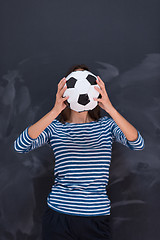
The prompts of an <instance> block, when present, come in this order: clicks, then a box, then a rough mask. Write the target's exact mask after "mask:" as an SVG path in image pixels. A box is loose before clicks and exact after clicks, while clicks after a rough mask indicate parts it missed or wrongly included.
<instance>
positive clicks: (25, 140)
mask: <svg viewBox="0 0 160 240" xmlns="http://www.w3.org/2000/svg"><path fill="white" fill-rule="evenodd" d="M30 126H31V125H29V126H28V127H27V128H25V129H24V131H23V132H22V133H21V134H20V135H19V136H18V138H17V139H16V140H15V141H14V149H15V151H17V152H18V153H27V152H30V151H31V150H33V149H35V148H38V147H41V146H42V145H44V144H49V143H50V138H51V136H52V134H54V129H55V124H54V120H53V121H52V122H51V123H50V125H48V126H47V127H46V128H45V129H44V131H43V132H41V134H40V135H39V136H38V137H37V138H36V139H33V138H31V137H30V136H29V133H28V128H29V127H30Z"/></svg>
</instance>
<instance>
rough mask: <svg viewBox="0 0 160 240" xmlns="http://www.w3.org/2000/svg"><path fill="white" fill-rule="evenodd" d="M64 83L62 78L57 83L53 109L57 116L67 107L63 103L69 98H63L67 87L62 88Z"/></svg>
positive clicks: (64, 80)
mask: <svg viewBox="0 0 160 240" xmlns="http://www.w3.org/2000/svg"><path fill="white" fill-rule="evenodd" d="M65 83H66V78H65V77H64V78H62V79H61V80H60V82H59V83H58V90H57V93H56V101H55V104H54V109H55V110H56V111H57V113H58V114H60V113H61V111H63V110H64V109H65V108H66V107H67V105H66V103H65V101H66V100H67V99H68V98H69V96H66V97H63V94H64V92H65V90H66V89H67V86H65V87H64V85H65Z"/></svg>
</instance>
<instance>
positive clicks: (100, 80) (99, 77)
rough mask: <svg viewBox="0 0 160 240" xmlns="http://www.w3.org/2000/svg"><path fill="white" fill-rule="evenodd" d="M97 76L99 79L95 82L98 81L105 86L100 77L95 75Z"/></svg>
mask: <svg viewBox="0 0 160 240" xmlns="http://www.w3.org/2000/svg"><path fill="white" fill-rule="evenodd" d="M97 78H98V80H99V81H97V82H99V83H100V84H101V85H103V86H105V83H104V82H103V81H102V79H101V78H100V77H99V76H97Z"/></svg>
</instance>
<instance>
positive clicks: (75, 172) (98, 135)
mask: <svg viewBox="0 0 160 240" xmlns="http://www.w3.org/2000/svg"><path fill="white" fill-rule="evenodd" d="M77 70H81V71H83V70H88V71H90V70H89V68H88V67H87V66H86V65H84V64H81V65H76V66H73V67H72V68H71V69H70V70H69V72H68V73H67V75H68V74H69V73H71V72H72V71H77ZM67 75H66V76H67ZM65 82H66V79H65V78H63V79H61V80H60V82H59V83H58V91H57V94H56V101H55V105H54V107H53V108H52V109H51V111H50V112H49V113H47V114H46V115H45V116H44V117H42V118H41V119H40V120H39V121H37V122H36V123H35V124H33V125H31V126H28V127H27V128H26V129H25V130H24V131H23V132H22V133H21V134H20V136H19V137H18V138H17V139H16V140H15V142H14V148H15V150H16V151H17V152H19V153H26V152H29V151H31V150H33V149H35V148H37V147H40V146H42V145H43V144H45V143H47V144H49V146H50V147H51V148H52V149H53V151H54V155H55V169H54V177H55V182H54V185H53V186H52V190H51V192H50V194H49V196H48V198H47V208H46V210H45V213H44V215H43V222H42V223H43V224H42V234H43V240H51V239H52V240H53V239H54V240H62V239H65V240H71V239H72V240H76V239H77V240H87V239H88V240H90V239H92V240H103V239H104V240H107V239H109V240H110V239H112V226H111V218H110V217H111V216H110V209H111V204H110V200H109V198H108V195H107V191H106V186H107V185H108V181H109V167H110V162H111V154H112V144H113V142H114V141H117V142H120V143H122V144H123V145H125V146H126V147H128V148H130V149H131V150H142V149H143V148H144V139H143V138H142V136H141V134H140V132H139V131H138V130H137V129H136V128H135V127H134V126H132V125H131V124H130V123H129V122H128V121H127V120H126V119H125V118H124V117H123V116H122V115H121V114H120V113H119V112H118V111H117V110H116V109H115V108H114V107H113V105H112V103H111V102H110V100H109V97H108V94H107V92H106V89H105V84H104V82H103V81H102V79H101V78H100V77H98V81H97V84H98V85H99V87H100V89H99V88H98V87H95V88H96V89H97V91H98V92H99V94H100V95H99V96H100V97H101V98H95V99H94V100H95V101H98V105H97V107H96V108H94V109H93V110H89V111H84V112H80V113H79V112H76V111H73V110H71V109H70V108H69V107H66V106H67V101H66V100H67V99H68V96H67V97H64V98H63V93H64V91H65V90H66V87H64V85H65ZM100 107H101V108H102V109H104V110H105V111H106V112H107V113H109V115H110V116H111V117H107V116H104V117H101V116H100ZM59 114H60V120H57V119H56V117H57V116H58V115H59Z"/></svg>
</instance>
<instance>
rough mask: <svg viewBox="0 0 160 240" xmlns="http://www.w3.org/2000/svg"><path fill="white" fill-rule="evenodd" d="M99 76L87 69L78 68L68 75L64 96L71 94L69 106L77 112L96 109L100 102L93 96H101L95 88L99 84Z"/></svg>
mask: <svg viewBox="0 0 160 240" xmlns="http://www.w3.org/2000/svg"><path fill="white" fill-rule="evenodd" d="M96 79H97V77H96V76H95V75H94V74H93V73H91V72H89V71H87V70H82V71H81V70H78V71H74V72H71V73H70V74H69V75H68V76H67V77H66V83H65V85H64V87H65V86H67V89H66V90H65V92H64V94H63V97H66V96H69V98H68V99H67V100H66V101H67V103H68V107H70V108H71V109H72V110H74V111H76V112H83V111H88V110H92V109H94V108H95V107H96V106H97V104H98V102H97V101H95V100H94V99H93V98H94V97H95V98H98V97H101V94H99V92H98V91H97V90H96V89H95V88H94V86H97V87H98V88H100V87H99V85H98V84H97V83H96Z"/></svg>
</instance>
